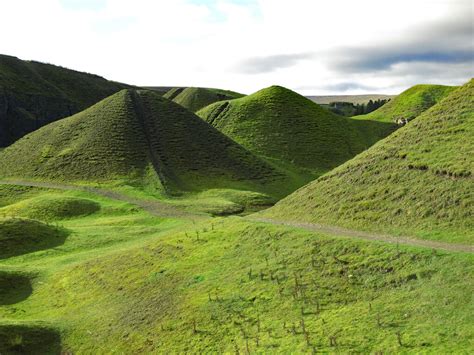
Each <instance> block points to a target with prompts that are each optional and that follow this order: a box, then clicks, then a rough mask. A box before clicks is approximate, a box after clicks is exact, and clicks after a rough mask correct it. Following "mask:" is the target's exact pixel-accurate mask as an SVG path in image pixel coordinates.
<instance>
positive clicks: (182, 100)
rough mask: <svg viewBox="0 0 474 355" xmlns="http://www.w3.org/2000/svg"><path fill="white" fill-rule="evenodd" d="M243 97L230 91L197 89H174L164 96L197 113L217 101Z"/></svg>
mask: <svg viewBox="0 0 474 355" xmlns="http://www.w3.org/2000/svg"><path fill="white" fill-rule="evenodd" d="M243 96H244V95H242V94H239V93H237V92H234V91H229V90H221V89H209V88H195V87H188V88H173V89H171V90H169V91H168V92H167V93H166V94H164V95H163V97H166V98H167V99H170V100H173V101H174V102H176V103H177V104H180V105H181V106H183V107H185V108H187V109H188V110H189V111H192V112H197V111H198V110H200V109H201V108H203V107H206V106H208V105H210V104H212V103H214V102H217V101H222V100H232V99H237V98H239V97H243Z"/></svg>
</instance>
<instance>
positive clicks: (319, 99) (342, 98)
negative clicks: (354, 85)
mask: <svg viewBox="0 0 474 355" xmlns="http://www.w3.org/2000/svg"><path fill="white" fill-rule="evenodd" d="M395 96H396V95H382V94H366V95H310V96H306V97H307V98H308V99H310V100H311V101H313V102H316V103H317V104H319V105H329V104H330V103H331V102H351V103H353V104H354V105H355V104H367V103H368V102H369V101H370V100H372V101H375V100H388V99H392V98H394V97H395Z"/></svg>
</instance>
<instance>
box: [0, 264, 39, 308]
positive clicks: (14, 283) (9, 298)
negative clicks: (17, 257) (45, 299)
mask: <svg viewBox="0 0 474 355" xmlns="http://www.w3.org/2000/svg"><path fill="white" fill-rule="evenodd" d="M32 292H33V288H32V287H31V280H30V278H29V277H28V276H26V275H21V274H13V273H7V272H3V271H0V305H10V304H15V303H18V302H21V301H23V300H25V299H27V298H28V297H29V296H30V295H31V293H32Z"/></svg>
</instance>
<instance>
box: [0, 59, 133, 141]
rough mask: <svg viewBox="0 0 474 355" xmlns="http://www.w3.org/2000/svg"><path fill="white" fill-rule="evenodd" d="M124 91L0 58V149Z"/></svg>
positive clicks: (55, 68)
mask: <svg viewBox="0 0 474 355" xmlns="http://www.w3.org/2000/svg"><path fill="white" fill-rule="evenodd" d="M125 87H127V85H124V84H120V83H115V82H111V81H108V80H106V79H104V78H101V77H99V76H97V75H92V74H87V73H81V72H77V71H74V70H70V69H66V68H62V67H58V66H54V65H50V64H44V63H39V62H29V61H23V60H20V59H18V58H15V57H10V56H5V55H0V146H6V145H9V144H11V143H13V142H14V141H15V140H17V139H18V138H20V137H22V136H23V135H25V134H27V133H28V132H31V131H33V130H35V129H37V128H39V127H41V126H43V125H45V124H47V123H50V122H52V121H55V120H57V119H60V118H63V117H66V116H69V115H71V114H73V113H76V112H79V111H81V110H84V109H85V108H87V107H89V106H91V105H93V104H95V103H96V102H98V101H100V100H102V99H103V98H105V97H107V96H109V95H112V94H113V93H115V92H117V91H119V90H121V89H123V88H125Z"/></svg>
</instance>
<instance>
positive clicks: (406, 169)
mask: <svg viewBox="0 0 474 355" xmlns="http://www.w3.org/2000/svg"><path fill="white" fill-rule="evenodd" d="M473 98H474V81H472V80H471V81H470V82H469V83H467V84H466V85H464V86H463V87H461V88H459V89H457V90H455V91H452V92H451V94H450V95H448V96H447V97H446V98H445V99H443V100H441V101H440V102H439V103H438V104H437V105H435V106H433V107H432V108H431V109H429V110H427V111H425V112H424V113H423V114H421V115H420V116H419V117H418V118H416V119H415V120H414V121H413V122H410V123H408V124H407V125H406V126H405V127H403V128H401V129H399V130H397V131H396V132H395V133H393V134H392V135H390V136H389V137H387V138H386V139H384V140H381V141H380V142H378V143H377V144H376V145H374V146H373V147H372V148H370V149H368V150H367V151H365V152H363V153H362V154H360V155H359V156H357V157H356V158H354V159H353V160H350V161H349V162H347V163H346V164H343V165H342V166H340V167H338V168H336V169H334V170H333V171H331V172H330V173H328V174H326V175H324V176H323V177H321V178H319V179H318V180H315V181H314V182H312V183H311V184H309V185H307V186H305V187H304V188H302V189H300V190H298V191H296V192H295V193H293V194H292V195H290V196H288V197H287V198H286V199H284V200H282V201H280V202H279V203H278V204H277V205H276V206H275V207H273V208H271V209H270V210H268V211H266V212H265V213H264V215H266V216H267V217H274V218H278V219H287V220H295V221H305V222H318V223H325V224H334V225H342V226H347V227H356V228H360V229H368V230H378V231H380V230H386V231H389V232H391V233H411V234H416V235H418V236H419V237H421V238H427V239H437V240H444V241H448V242H457V243H468V244H472V243H473V241H474V234H473V231H474V224H473V223H474V220H473V219H472V216H473V215H474V195H473V174H474V163H473V160H472V152H473V151H474V145H473V144H474V142H473V140H472V137H473V136H474V99H473ZM387 105H388V104H387Z"/></svg>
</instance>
